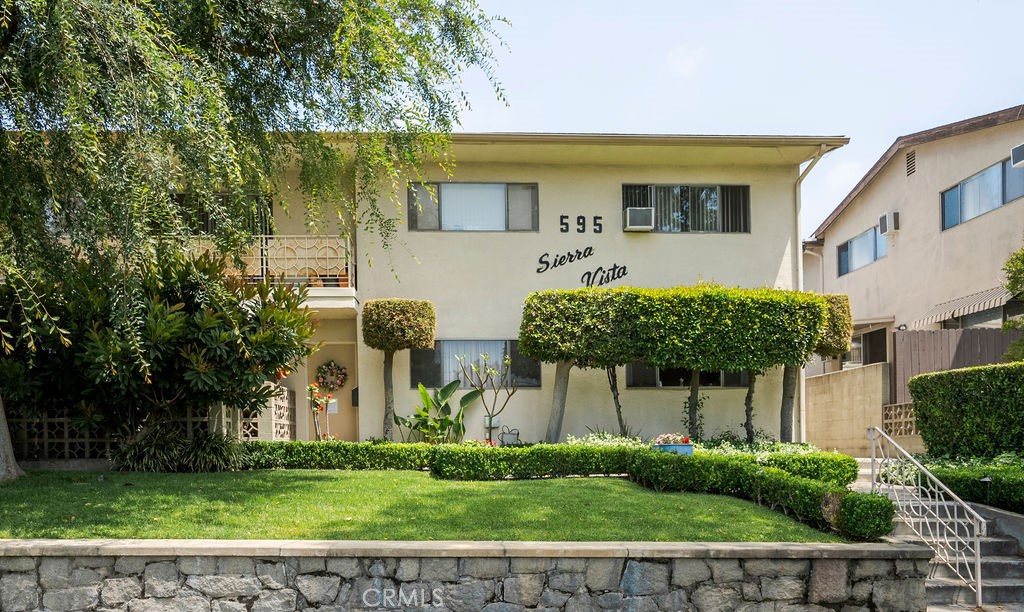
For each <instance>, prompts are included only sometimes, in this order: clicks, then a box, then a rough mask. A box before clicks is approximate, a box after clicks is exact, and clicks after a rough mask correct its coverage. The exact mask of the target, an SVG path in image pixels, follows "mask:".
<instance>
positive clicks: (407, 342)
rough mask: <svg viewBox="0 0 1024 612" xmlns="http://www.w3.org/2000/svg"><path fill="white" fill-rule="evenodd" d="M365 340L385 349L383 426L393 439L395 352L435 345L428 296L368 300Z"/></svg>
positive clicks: (434, 323) (433, 315)
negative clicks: (407, 298) (424, 297)
mask: <svg viewBox="0 0 1024 612" xmlns="http://www.w3.org/2000/svg"><path fill="white" fill-rule="evenodd" d="M362 318H363V323H362V328H363V342H365V343H366V346H368V347H370V348H372V349H377V350H378V351H384V427H383V430H382V431H383V435H384V439H385V440H390V439H391V431H392V428H391V426H392V424H393V422H394V420H395V383H394V376H393V372H394V365H395V352H397V351H404V350H406V349H428V348H433V346H434V331H435V329H436V328H437V313H436V312H435V311H434V304H433V303H431V302H429V301H427V300H403V299H397V298H392V299H383V300H367V302H366V303H365V304H363V314H362Z"/></svg>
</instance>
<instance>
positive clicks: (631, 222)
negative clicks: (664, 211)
mask: <svg viewBox="0 0 1024 612" xmlns="http://www.w3.org/2000/svg"><path fill="white" fill-rule="evenodd" d="M624 215H625V217H626V218H625V220H624V223H623V225H622V229H623V230H624V231H627V232H651V231H654V208H651V207H643V208H639V207H630V208H627V209H626V210H625V213H624Z"/></svg>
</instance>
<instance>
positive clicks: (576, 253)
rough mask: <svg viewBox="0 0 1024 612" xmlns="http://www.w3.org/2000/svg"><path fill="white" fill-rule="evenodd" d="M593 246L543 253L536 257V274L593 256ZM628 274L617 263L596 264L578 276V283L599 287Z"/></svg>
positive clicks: (624, 267)
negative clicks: (606, 265) (563, 251)
mask: <svg viewBox="0 0 1024 612" xmlns="http://www.w3.org/2000/svg"><path fill="white" fill-rule="evenodd" d="M593 255H594V247H592V246H586V247H583V248H582V249H573V250H571V251H567V252H565V253H555V254H554V255H552V254H551V253H544V254H543V255H541V256H540V257H538V258H537V274H543V273H545V272H547V271H548V270H552V269H554V268H559V267H561V266H564V265H568V264H571V263H576V262H578V261H580V260H583V259H587V258H588V257H593ZM627 274H629V271H628V270H627V269H626V266H624V265H622V266H620V265H619V264H617V263H614V262H613V263H612V265H611V266H610V267H607V268H606V267H604V266H598V267H596V268H594V269H593V270H588V271H586V272H584V273H583V275H582V276H581V277H580V283H581V284H582V285H583V286H585V287H595V286H596V287H600V286H602V285H607V284H608V283H610V282H612V281H615V280H618V279H620V278H622V277H624V276H626V275H627Z"/></svg>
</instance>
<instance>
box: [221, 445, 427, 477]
mask: <svg viewBox="0 0 1024 612" xmlns="http://www.w3.org/2000/svg"><path fill="white" fill-rule="evenodd" d="M241 444H242V452H243V464H244V465H245V466H246V467H247V468H248V469H251V470H267V469H279V468H284V469H290V470H300V469H302V470H423V469H426V468H427V466H428V465H429V463H430V457H431V454H432V453H433V452H434V450H435V449H437V448H438V447H437V446H435V445H431V444H424V443H417V444H388V443H379V442H337V441H327V442H242V443H241Z"/></svg>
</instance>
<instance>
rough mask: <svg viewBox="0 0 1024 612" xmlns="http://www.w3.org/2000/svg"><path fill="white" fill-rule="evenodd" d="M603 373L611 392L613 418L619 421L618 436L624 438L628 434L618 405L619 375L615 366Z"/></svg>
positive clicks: (620, 406)
mask: <svg viewBox="0 0 1024 612" xmlns="http://www.w3.org/2000/svg"><path fill="white" fill-rule="evenodd" d="M605 371H606V372H607V374H608V387H609V388H610V389H611V390H612V403H614V404H615V418H617V419H618V420H619V435H620V436H622V437H626V436H627V435H629V434H628V428H627V427H626V421H625V420H624V419H623V418H622V404H621V403H619V374H618V371H617V369H616V367H615V366H612V367H610V368H606V369H605Z"/></svg>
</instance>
